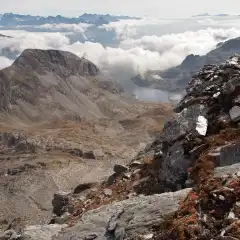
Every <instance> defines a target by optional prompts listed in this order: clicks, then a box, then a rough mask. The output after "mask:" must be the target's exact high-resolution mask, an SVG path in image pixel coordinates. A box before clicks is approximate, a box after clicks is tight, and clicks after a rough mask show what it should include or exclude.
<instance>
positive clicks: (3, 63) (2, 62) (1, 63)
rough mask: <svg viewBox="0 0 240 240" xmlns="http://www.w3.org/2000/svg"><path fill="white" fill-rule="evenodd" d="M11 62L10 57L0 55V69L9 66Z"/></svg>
mask: <svg viewBox="0 0 240 240" xmlns="http://www.w3.org/2000/svg"><path fill="white" fill-rule="evenodd" d="M12 63H13V61H11V60H10V59H8V58H6V57H2V56H0V69H3V68H5V67H8V66H10V65H11V64H12Z"/></svg>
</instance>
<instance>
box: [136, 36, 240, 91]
mask: <svg viewBox="0 0 240 240" xmlns="http://www.w3.org/2000/svg"><path fill="white" fill-rule="evenodd" d="M239 50H240V38H236V39H231V40H228V41H226V42H224V43H221V44H220V45H218V46H217V47H216V49H214V50H213V51H211V52H209V53H208V54H206V55H204V56H198V55H193V54H191V55H189V56H187V57H186V59H185V60H184V61H183V62H182V63H181V64H180V65H179V66H177V67H173V68H170V69H168V70H166V71H150V72H149V73H147V74H146V75H145V77H144V78H142V77H141V76H140V75H139V76H136V77H134V78H133V82H134V83H135V84H136V85H138V86H140V87H152V88H158V89H161V90H165V91H169V92H179V91H182V90H183V89H185V87H186V86H187V84H188V79H190V78H191V76H192V74H194V73H197V72H198V70H199V69H200V68H202V67H203V66H204V65H209V64H220V63H222V62H223V61H226V60H227V59H228V58H230V57H231V56H232V55H233V54H234V53H237V52H239ZM153 76H159V77H158V78H160V79H161V80H158V79H157V78H154V77H153Z"/></svg>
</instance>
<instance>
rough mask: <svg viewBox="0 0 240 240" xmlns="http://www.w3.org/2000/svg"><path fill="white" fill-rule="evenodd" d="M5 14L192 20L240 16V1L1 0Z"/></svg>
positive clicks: (2, 10)
mask: <svg viewBox="0 0 240 240" xmlns="http://www.w3.org/2000/svg"><path fill="white" fill-rule="evenodd" d="M0 5H1V13H3V12H18V13H29V14H39V15H57V14H62V15H66V16H77V15H80V14H82V13H84V12H95V13H112V14H124V15H135V16H149V17H167V18H178V17H189V16H191V15H193V14H198V13H205V12H210V13H213V14H215V13H230V14H240V0H227V1H226V0H220V1H219V0H201V1H199V0H198V1H194V0H167V1H166V0H141V1H140V0H121V1H119V0H87V1H86V0H68V1H65V0H61V1H59V0H38V1H33V0H7V1H6V0H0Z"/></svg>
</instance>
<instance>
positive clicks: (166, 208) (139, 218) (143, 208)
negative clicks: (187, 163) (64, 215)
mask: <svg viewBox="0 0 240 240" xmlns="http://www.w3.org/2000/svg"><path fill="white" fill-rule="evenodd" d="M189 191H190V189H185V190H181V191H178V192H174V193H171V192H170V193H164V194H158V195H151V196H141V195H140V196H137V197H135V198H132V199H129V200H125V201H122V202H115V203H113V204H111V205H107V206H102V207H100V208H98V209H95V210H92V211H88V212H86V213H85V214H84V215H83V216H82V219H81V220H80V221H79V222H78V223H77V224H76V225H75V226H74V227H72V228H69V229H65V230H64V231H62V232H61V233H60V234H59V235H58V236H56V237H54V238H53V239H55V240H56V239H57V240H69V239H78V240H84V239H88V236H90V235H91V234H92V235H93V234H94V237H95V236H97V237H96V238H95V239H99V240H107V239H111V238H109V237H115V238H112V239H123V238H122V237H123V236H126V237H133V236H134V237H135V236H139V235H145V234H148V233H149V231H150V227H151V226H152V225H153V224H159V223H161V222H163V221H164V219H165V218H166V217H167V216H168V215H169V214H172V213H173V212H175V211H176V210H177V208H178V206H179V205H178V204H179V201H180V200H182V199H184V198H185V197H186V195H187V194H188V193H189Z"/></svg>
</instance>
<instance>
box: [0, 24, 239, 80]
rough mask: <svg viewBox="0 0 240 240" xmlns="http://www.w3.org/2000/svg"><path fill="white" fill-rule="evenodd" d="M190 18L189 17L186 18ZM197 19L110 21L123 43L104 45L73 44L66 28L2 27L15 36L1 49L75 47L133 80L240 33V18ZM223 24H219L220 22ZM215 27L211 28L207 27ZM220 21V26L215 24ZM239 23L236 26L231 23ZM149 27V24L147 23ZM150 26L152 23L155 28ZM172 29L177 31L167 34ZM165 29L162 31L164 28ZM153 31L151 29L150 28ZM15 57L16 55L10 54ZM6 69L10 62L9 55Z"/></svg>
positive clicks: (106, 69)
mask: <svg viewBox="0 0 240 240" xmlns="http://www.w3.org/2000/svg"><path fill="white" fill-rule="evenodd" d="M185 21H186V20H185ZM199 21H200V20H196V19H195V20H191V21H189V22H188V25H187V26H189V29H192V30H189V31H182V32H181V33H179V31H180V30H184V26H185V25H183V26H182V25H181V24H180V23H179V22H178V21H177V20H154V19H143V20H126V21H125V20H124V21H120V22H117V23H110V24H108V25H105V26H104V28H105V29H107V30H108V31H112V30H113V31H115V32H116V36H117V37H118V38H119V39H122V40H121V43H120V45H119V46H118V47H115V48H113V47H103V45H102V44H101V43H93V42H90V41H86V42H85V43H81V42H75V43H73V44H72V43H70V40H69V38H68V37H67V33H66V32H53V33H48V32H40V33H39V32H34V33H33V32H26V31H23V30H18V31H17V30H0V34H5V35H9V36H12V37H14V38H12V39H5V38H1V39H0V51H1V49H6V48H7V49H8V51H9V53H15V52H17V53H21V52H22V51H23V50H24V49H26V48H40V49H61V50H67V51H71V52H73V53H75V54H77V55H78V56H83V55H84V56H85V57H86V58H88V59H89V60H91V61H93V62H94V63H95V64H96V65H98V66H99V67H100V68H101V69H102V71H103V72H105V73H108V74H109V75H111V76H112V77H115V78H118V79H119V80H125V81H129V79H130V78H131V77H133V76H134V75H136V74H138V73H140V74H143V73H144V72H145V71H147V70H164V69H167V68H169V67H172V66H176V65H178V64H180V63H181V62H182V61H183V60H184V58H185V57H186V56H187V55H189V54H191V53H193V54H199V55H202V54H206V53H207V52H208V51H210V50H212V49H213V48H214V47H215V46H216V44H217V43H218V42H220V41H222V39H230V38H235V37H238V36H240V27H238V26H237V24H236V23H237V21H239V20H234V21H233V20H231V21H232V22H226V21H222V22H221V21H216V20H212V21H209V20H201V21H204V22H201V21H200V22H199ZM214 24H215V25H216V24H217V25H216V26H217V27H215V25H214ZM203 25H204V26H205V25H209V26H211V27H206V28H205V27H204V28H205V29H199V28H202V26H203ZM213 25H214V26H213ZM231 25H234V27H231ZM146 26H147V27H146ZM149 26H150V27H149ZM151 26H153V27H154V28H159V32H158V33H159V34H158V35H157V34H156V35H152V34H151V35H148V34H146V31H147V30H146V29H149V28H151ZM39 27H40V28H44V29H46V30H48V29H59V31H61V30H67V31H68V30H69V32H74V31H75V32H82V33H84V32H85V31H86V29H87V28H88V27H89V26H87V25H82V24H81V25H76V24H75V25H74V24H58V25H54V24H47V25H42V26H39ZM166 29H175V30H172V31H170V30H169V31H170V32H172V33H171V34H165V33H164V31H166ZM161 31H162V32H161ZM148 33H149V32H148ZM10 55H11V54H10ZM3 62H4V64H2V65H0V67H4V66H6V65H7V64H10V63H11V61H9V62H7V61H6V59H5V60H4V61H3Z"/></svg>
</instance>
